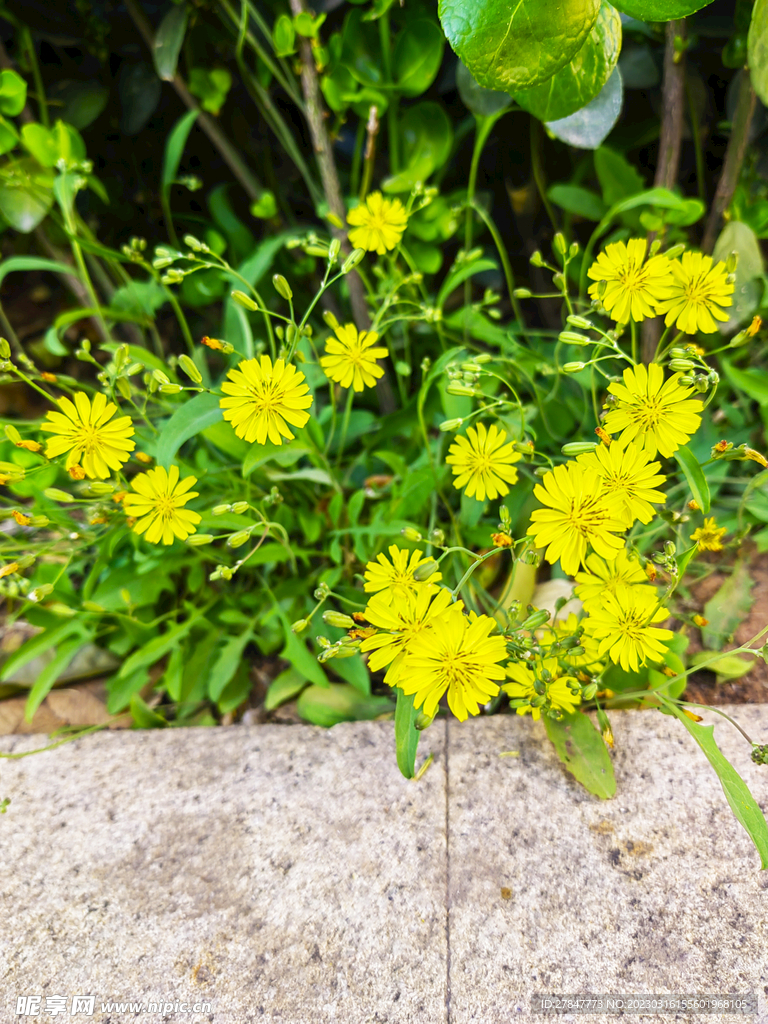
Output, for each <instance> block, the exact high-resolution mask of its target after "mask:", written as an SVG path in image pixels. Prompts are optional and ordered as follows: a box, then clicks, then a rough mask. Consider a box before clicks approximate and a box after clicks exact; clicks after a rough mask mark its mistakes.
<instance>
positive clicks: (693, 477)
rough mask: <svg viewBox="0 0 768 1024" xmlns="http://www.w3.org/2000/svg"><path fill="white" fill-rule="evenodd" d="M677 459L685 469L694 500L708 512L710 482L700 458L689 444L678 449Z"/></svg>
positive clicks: (683, 469) (684, 472) (703, 510)
mask: <svg viewBox="0 0 768 1024" xmlns="http://www.w3.org/2000/svg"><path fill="white" fill-rule="evenodd" d="M675 460H676V462H677V464H678V465H679V466H680V468H681V469H682V471H683V475H684V476H685V479H686V480H687V482H688V486H689V487H690V489H691V494H692V495H693V498H694V500H695V501H696V502H697V503H698V505H699V507H700V508H701V510H702V512H704V513H705V514H706V513H707V512H709V504H710V496H709V484H708V483H707V478H706V477H705V476H704V471H703V470H702V468H701V466H700V465H699V460H698V459H697V458H696V456H695V455H694V454H693V452H692V451H691V449H690V448H689V447H688V446H687V445H686V446H684V447H682V448H678V449H677V451H676V452H675Z"/></svg>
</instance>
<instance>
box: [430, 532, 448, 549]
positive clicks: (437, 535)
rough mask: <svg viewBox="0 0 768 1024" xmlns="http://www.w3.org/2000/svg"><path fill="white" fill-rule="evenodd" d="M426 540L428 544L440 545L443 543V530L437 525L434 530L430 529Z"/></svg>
mask: <svg viewBox="0 0 768 1024" xmlns="http://www.w3.org/2000/svg"><path fill="white" fill-rule="evenodd" d="M427 540H428V541H429V543H430V544H434V545H435V547H438V548H439V547H442V546H443V544H445V531H444V530H441V529H440V528H439V527H438V528H436V529H434V530H430V531H429V536H428V537H427Z"/></svg>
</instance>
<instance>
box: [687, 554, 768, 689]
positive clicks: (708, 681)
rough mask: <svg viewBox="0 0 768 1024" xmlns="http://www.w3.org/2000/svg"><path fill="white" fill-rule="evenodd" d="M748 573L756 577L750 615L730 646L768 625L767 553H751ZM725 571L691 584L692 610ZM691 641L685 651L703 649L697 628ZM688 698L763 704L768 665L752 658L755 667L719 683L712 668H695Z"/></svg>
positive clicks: (701, 605)
mask: <svg viewBox="0 0 768 1024" xmlns="http://www.w3.org/2000/svg"><path fill="white" fill-rule="evenodd" d="M749 574H750V576H751V577H752V579H753V580H754V581H755V585H754V587H753V588H752V597H753V598H754V604H753V605H752V608H751V610H750V613H749V615H748V616H747V618H746V619H745V620H744V622H742V623H741V625H740V626H739V627H738V629H737V630H736V633H735V634H734V642H733V644H729V645H728V647H729V648H733V647H736V646H738V645H739V644H743V643H746V642H747V641H748V640H750V639H751V638H752V637H753V636H755V634H756V633H759V632H760V630H761V629H764V628H765V626H766V625H768V554H764V555H758V554H756V553H755V554H753V555H752V557H751V559H750V562H749ZM726 578H727V577H726V574H725V573H721V572H714V573H712V575H711V576H708V577H707V578H706V579H704V580H702V581H701V583H699V584H696V586H695V587H694V588H693V603H694V605H695V607H693V608H692V609H691V610H692V611H694V612H699V613H700V614H703V613H704V606H705V604H706V603H707V601H709V599H710V598H711V597H713V595H714V594H715V593H716V592H717V590H718V589H719V588H720V586H722V584H723V583H724V582H725V580H726ZM689 635H690V638H691V642H690V645H689V647H688V654H689V655H691V654H695V653H696V652H697V651H701V650H703V649H704V648H703V646H702V643H701V634H700V633H699V630H697V629H691V630H690V632H689ZM685 697H686V699H687V700H691V701H696V702H697V703H700V704H763V703H765V702H766V701H768V665H767V664H766V663H765V661H763V659H762V658H759V657H758V658H755V659H754V668H753V669H752V671H751V672H748V673H747V675H745V676H742V677H741V679H733V680H729V681H728V682H723V683H718V682H717V681H716V677H715V674H714V672H709V671H707V670H706V669H704V670H702V671H701V672H694V673H693V675H692V676H691V677H690V679H689V681H688V688H687V689H686V691H685Z"/></svg>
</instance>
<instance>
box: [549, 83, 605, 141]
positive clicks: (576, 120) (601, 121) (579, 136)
mask: <svg viewBox="0 0 768 1024" xmlns="http://www.w3.org/2000/svg"><path fill="white" fill-rule="evenodd" d="M623 99H624V88H623V86H622V84H621V72H620V71H619V69H618V67H615V68H614V69H613V72H612V74H611V77H610V78H609V79H608V81H607V82H606V83H605V85H604V86H603V88H602V89H601V90H600V92H599V93H598V94H597V96H595V98H594V99H593V100H592V102H591V103H588V104H587V105H586V107H582V108H581V110H577V111H576V113H575V114H571V115H570V117H564V118H562V119H561V120H559V121H547V122H546V125H547V128H548V129H549V131H550V132H551V134H552V135H554V136H555V138H556V139H560V140H561V141H562V142H567V143H568V144H569V145H570V146H575V147H576V148H577V149H597V148H598V146H600V145H602V143H603V142H604V141H605V139H606V138H607V136H608V134H609V133H610V131H611V129H612V128H613V126H614V125H615V124H616V122H617V121H618V119H619V114H620V113H621V104H622V102H623Z"/></svg>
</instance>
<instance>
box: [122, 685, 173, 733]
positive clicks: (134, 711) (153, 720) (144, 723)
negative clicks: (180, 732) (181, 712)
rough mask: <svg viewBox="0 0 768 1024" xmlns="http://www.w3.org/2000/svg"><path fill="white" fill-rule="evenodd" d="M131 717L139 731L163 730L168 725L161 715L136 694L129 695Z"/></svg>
mask: <svg viewBox="0 0 768 1024" xmlns="http://www.w3.org/2000/svg"><path fill="white" fill-rule="evenodd" d="M130 708H131V717H132V718H133V720H134V722H135V723H136V725H138V727H139V728H140V729H165V728H166V727H167V725H168V723H167V722H166V720H165V719H164V718H163V716H162V715H159V714H158V713H157V712H156V711H153V710H152V708H151V707H150V706H149V705H148V704H147V702H146V701H145V700H143V699H142V697H141V696H140V695H139V694H138V693H132V694H131V702H130Z"/></svg>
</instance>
